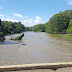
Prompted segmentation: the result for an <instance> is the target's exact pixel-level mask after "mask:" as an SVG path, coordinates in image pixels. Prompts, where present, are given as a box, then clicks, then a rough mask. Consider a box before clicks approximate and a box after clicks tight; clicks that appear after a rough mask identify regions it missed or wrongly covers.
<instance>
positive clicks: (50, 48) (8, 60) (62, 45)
mask: <svg viewBox="0 0 72 72" xmlns="http://www.w3.org/2000/svg"><path fill="white" fill-rule="evenodd" d="M24 34H25V36H24V37H23V38H22V40H21V41H11V40H10V39H11V38H13V37H16V36H19V35H20V34H14V35H8V36H6V40H5V41H4V42H0V65H1V66H3V65H17V64H33V63H56V62H71V61H72V44H71V43H68V42H67V41H63V40H58V39H55V38H52V37H50V36H49V35H48V34H47V33H42V32H38V33H37V32H24ZM25 44H26V45H25Z"/></svg>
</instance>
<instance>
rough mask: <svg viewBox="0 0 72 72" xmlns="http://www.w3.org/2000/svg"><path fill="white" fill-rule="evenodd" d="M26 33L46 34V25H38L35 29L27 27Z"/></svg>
mask: <svg viewBox="0 0 72 72" xmlns="http://www.w3.org/2000/svg"><path fill="white" fill-rule="evenodd" d="M26 31H35V32H45V24H38V25H35V26H33V27H26Z"/></svg>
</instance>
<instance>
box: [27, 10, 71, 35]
mask: <svg viewBox="0 0 72 72" xmlns="http://www.w3.org/2000/svg"><path fill="white" fill-rule="evenodd" d="M26 31H35V32H47V33H62V34H65V33H72V10H66V11H64V12H59V13H57V14H55V15H53V16H52V17H51V18H50V20H49V21H48V22H47V23H45V24H38V25H35V26H34V27H27V29H26Z"/></svg>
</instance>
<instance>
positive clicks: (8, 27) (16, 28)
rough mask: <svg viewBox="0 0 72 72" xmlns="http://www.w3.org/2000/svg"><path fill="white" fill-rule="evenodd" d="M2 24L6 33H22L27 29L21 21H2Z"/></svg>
mask: <svg viewBox="0 0 72 72" xmlns="http://www.w3.org/2000/svg"><path fill="white" fill-rule="evenodd" d="M2 25H3V27H4V29H3V33H4V34H5V35H8V34H14V33H21V32H23V31H25V26H24V25H22V24H21V22H11V21H9V22H8V21H2Z"/></svg>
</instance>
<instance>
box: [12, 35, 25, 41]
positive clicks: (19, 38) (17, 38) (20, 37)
mask: <svg viewBox="0 0 72 72" xmlns="http://www.w3.org/2000/svg"><path fill="white" fill-rule="evenodd" d="M23 36H24V34H22V35H20V36H18V37H16V38H13V39H11V40H21V39H22V37H23Z"/></svg>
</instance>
